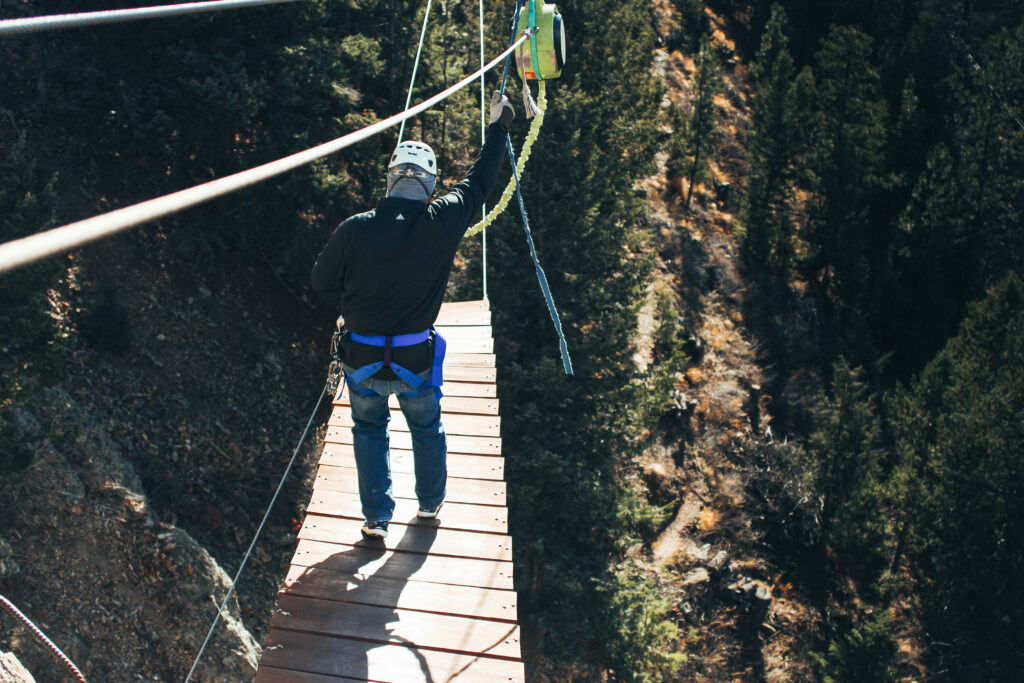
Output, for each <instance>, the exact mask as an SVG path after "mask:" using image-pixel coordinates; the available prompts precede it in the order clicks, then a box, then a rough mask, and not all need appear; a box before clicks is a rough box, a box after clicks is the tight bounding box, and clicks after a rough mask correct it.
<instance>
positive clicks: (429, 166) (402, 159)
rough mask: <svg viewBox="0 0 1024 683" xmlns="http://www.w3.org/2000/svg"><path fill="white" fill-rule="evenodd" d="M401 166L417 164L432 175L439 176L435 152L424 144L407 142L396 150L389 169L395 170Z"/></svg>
mask: <svg viewBox="0 0 1024 683" xmlns="http://www.w3.org/2000/svg"><path fill="white" fill-rule="evenodd" d="M400 164H415V165H416V166H419V167H420V168H422V169H423V170H424V171H426V172H428V173H430V174H431V175H437V157H436V156H434V150H432V149H430V147H429V146H427V145H426V144H424V143H422V142H416V141H413V140H407V141H405V142H402V143H400V144H399V145H398V147H396V148H395V153H394V154H392V155H391V162H390V163H389V164H388V168H389V169H391V168H394V167H395V166H398V165H400Z"/></svg>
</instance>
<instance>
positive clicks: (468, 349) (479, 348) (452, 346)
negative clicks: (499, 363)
mask: <svg viewBox="0 0 1024 683" xmlns="http://www.w3.org/2000/svg"><path fill="white" fill-rule="evenodd" d="M448 350H449V351H451V352H452V353H494V340H493V339H452V340H451V341H449V342H448ZM452 370H455V368H452Z"/></svg>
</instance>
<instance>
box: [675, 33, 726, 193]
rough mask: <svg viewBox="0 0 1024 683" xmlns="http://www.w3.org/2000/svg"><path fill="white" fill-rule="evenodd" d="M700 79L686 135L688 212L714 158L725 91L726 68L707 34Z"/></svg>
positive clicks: (697, 62)
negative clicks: (714, 139) (717, 97)
mask: <svg viewBox="0 0 1024 683" xmlns="http://www.w3.org/2000/svg"><path fill="white" fill-rule="evenodd" d="M695 65H696V69H697V78H696V81H695V82H694V86H693V104H692V111H691V112H690V118H689V120H688V121H687V124H686V129H685V132H684V133H683V140H684V154H685V156H686V158H687V160H688V166H689V169H688V171H687V180H688V181H689V184H688V187H687V190H686V200H685V202H684V210H686V211H689V210H690V200H691V199H692V198H693V186H694V184H695V183H696V182H697V181H698V180H700V179H702V178H703V177H705V176H706V175H707V169H708V159H709V158H710V156H711V136H712V135H713V134H714V132H715V128H716V125H717V123H716V121H715V112H716V111H717V106H716V105H715V95H717V94H718V93H720V92H721V90H722V67H721V65H720V64H719V62H718V56H717V55H716V54H715V52H714V50H713V48H712V47H711V36H710V35H709V34H704V36H703V37H702V38H701V41H700V50H699V51H698V52H697V59H696V60H695Z"/></svg>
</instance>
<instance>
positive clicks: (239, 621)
mask: <svg viewBox="0 0 1024 683" xmlns="http://www.w3.org/2000/svg"><path fill="white" fill-rule="evenodd" d="M139 250H144V252H145V253H143V252H142V251H139ZM154 255H155V257H154ZM190 265H192V264H191V263H190V260H189V259H186V258H182V257H181V255H180V254H177V253H176V252H175V249H174V244H173V242H171V243H170V244H168V240H167V239H166V238H165V237H164V236H163V235H160V234H158V233H156V231H155V230H149V231H146V232H144V233H142V234H139V235H135V236H133V237H132V238H129V239H126V240H120V241H112V242H109V243H106V244H103V245H100V246H98V247H95V248H92V249H89V250H87V251H85V252H83V253H82V255H81V257H80V258H76V260H75V265H74V266H73V267H71V268H69V269H68V271H67V276H66V278H64V280H63V281H62V283H61V287H60V288H58V289H55V290H53V291H51V292H50V301H51V305H52V315H53V317H54V318H55V319H56V320H57V321H58V323H59V324H60V325H61V326H62V327H63V328H64V329H65V330H66V332H67V334H68V343H69V346H70V349H71V350H70V354H69V366H68V368H67V375H66V379H65V381H63V382H62V383H60V384H57V385H55V386H51V387H48V388H45V389H39V388H36V389H35V390H34V398H33V400H32V401H31V403H30V404H29V405H28V406H22V407H20V408H18V409H16V410H14V411H13V412H12V413H10V414H9V416H8V422H9V424H8V430H12V431H11V433H9V434H8V436H10V437H11V441H15V442H20V443H21V444H23V445H24V446H26V447H27V448H28V449H30V450H31V452H32V455H33V458H32V464H31V465H30V466H29V468H28V469H27V470H25V471H23V472H20V473H17V474H15V475H12V476H9V477H7V478H5V479H4V481H3V482H2V483H0V509H2V511H3V512H2V514H0V589H2V593H3V594H4V595H6V596H8V597H9V598H10V599H11V600H12V602H14V603H15V604H16V605H18V606H19V607H20V608H21V609H22V611H23V612H25V613H26V614H27V615H28V616H29V617H30V618H33V619H35V620H37V623H38V624H39V626H40V627H42V628H43V630H44V631H46V632H47V633H48V634H49V635H50V636H51V637H52V638H53V639H54V641H56V642H57V644H58V645H59V646H60V647H61V648H62V649H63V650H64V651H65V652H66V654H68V656H69V657H71V659H72V660H73V661H74V662H76V663H77V664H78V665H79V666H80V667H81V668H82V669H83V671H84V673H85V674H86V676H87V677H88V678H89V680H95V681H125V680H145V681H168V680H182V679H183V678H184V676H185V674H186V673H187V671H188V670H189V667H190V666H191V664H192V660H193V658H194V657H195V656H196V654H197V653H198V651H199V647H200V645H201V643H202V641H203V638H204V637H205V635H206V632H207V629H208V628H209V626H210V624H211V622H212V620H213V617H214V615H215V613H216V605H218V604H220V602H221V601H222V600H223V598H224V596H225V595H226V592H227V590H228V587H229V586H230V583H231V577H232V576H233V575H234V573H235V572H236V571H237V569H238V566H239V563H240V561H241V559H242V556H243V555H244V553H245V550H246V548H247V547H248V545H249V542H250V541H251V539H252V536H253V533H254V532H255V529H256V527H257V525H258V524H259V521H260V519H261V517H262V515H263V512H264V510H265V508H266V506H267V504H268V503H269V501H270V499H271V496H272V494H273V491H274V488H275V487H276V485H277V481H278V479H279V478H280V476H281V474H282V473H283V472H284V468H285V465H286V464H287V461H288V459H289V458H290V456H291V454H292V450H293V449H294V447H295V443H296V441H297V440H298V438H299V436H300V434H301V433H302V429H303V427H304V425H305V421H306V419H308V416H309V411H311V410H312V408H313V406H314V404H315V401H316V396H317V392H318V391H319V389H320V387H321V386H322V385H321V383H320V382H321V378H320V371H321V370H322V367H323V366H324V363H323V362H322V361H323V351H322V344H318V343H317V342H320V341H321V340H322V339H323V338H324V336H325V335H326V333H325V332H324V330H326V329H327V327H326V325H325V324H322V322H324V321H319V322H317V321H316V318H315V316H313V315H312V314H311V313H310V312H309V311H308V310H307V309H306V308H305V306H303V305H302V303H301V302H296V301H295V300H293V299H292V298H291V296H290V295H289V294H288V292H287V291H285V290H284V289H283V288H282V287H281V286H280V285H279V284H278V282H277V281H276V280H275V279H274V278H273V276H272V274H269V273H267V272H266V271H265V270H264V269H263V268H261V267H251V266H248V265H245V264H239V265H237V266H236V267H231V268H228V269H223V268H222V269H220V270H218V271H217V276H216V278H212V277H210V276H209V275H205V276H203V277H197V276H196V275H194V274H193V273H195V272H197V271H199V270H201V272H204V273H209V272H211V271H210V269H208V268H202V269H198V268H196V269H193V268H191V267H190ZM101 266H102V267H101ZM100 273H102V277H103V278H104V279H103V280H102V281H100V280H99V279H98V278H99V277H100V275H99V274H100ZM314 340H316V341H314ZM10 415H13V419H11V417H10ZM321 417H323V416H322V415H321ZM314 447H315V444H311V443H307V444H306V446H305V448H304V449H303V452H302V459H301V460H300V463H301V464H300V467H299V468H298V471H293V473H292V476H291V481H290V484H289V485H288V486H287V487H286V488H285V493H284V495H283V497H282V500H280V501H279V502H278V505H277V508H276V510H275V512H274V514H272V516H271V518H270V523H269V525H268V527H267V529H266V530H265V532H264V534H263V536H262V540H261V541H260V543H259V544H258V546H257V547H256V549H255V552H254V555H253V557H252V559H251V560H250V561H249V563H248V565H247V567H246V570H245V573H244V574H243V576H242V579H241V582H240V585H239V590H238V593H237V595H236V597H233V598H232V599H231V601H230V602H229V604H228V606H229V609H228V611H227V614H226V615H225V619H224V620H223V621H222V623H221V625H220V626H219V627H218V629H217V634H216V637H215V638H214V639H213V641H212V642H211V645H210V647H209V649H208V651H207V652H206V654H205V656H204V658H203V660H202V663H201V664H200V668H199V669H198V673H199V674H200V675H199V678H198V680H204V681H225V682H232V683H233V682H236V681H242V680H248V678H249V677H250V676H251V674H252V672H253V671H254V670H255V666H256V662H257V661H258V658H259V654H260V641H261V640H262V638H263V636H264V633H263V629H264V628H265V625H266V622H267V620H268V618H269V611H270V608H271V606H272V605H273V600H274V598H275V596H276V589H277V586H278V583H279V581H280V580H281V578H282V576H283V571H284V570H285V569H286V567H287V561H288V558H289V557H290V553H291V550H292V546H293V538H294V529H295V527H294V524H296V520H297V519H301V516H302V508H303V506H304V504H305V501H306V498H307V496H308V483H307V482H306V481H305V477H307V476H308V475H309V471H310V466H311V461H310V459H309V457H308V456H309V454H310V453H311V452H312V451H313V449H314ZM0 648H2V649H4V650H10V651H13V652H16V653H17V654H18V656H19V657H20V658H21V660H22V662H23V663H24V664H25V665H26V666H27V668H28V669H29V670H31V671H32V672H33V673H34V674H35V676H36V678H37V680H40V681H57V680H63V678H62V676H64V675H65V674H64V672H63V669H61V668H60V667H59V666H58V665H57V663H56V662H55V661H54V659H53V658H52V656H51V655H50V654H49V653H47V652H46V651H44V650H43V649H41V648H40V647H38V646H37V645H36V644H35V643H34V641H33V640H32V637H31V635H30V634H28V633H27V632H26V631H25V630H24V629H23V628H21V627H20V626H17V625H16V624H14V623H13V621H12V620H10V619H7V618H3V619H0Z"/></svg>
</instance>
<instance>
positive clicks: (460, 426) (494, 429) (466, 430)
mask: <svg viewBox="0 0 1024 683" xmlns="http://www.w3.org/2000/svg"><path fill="white" fill-rule="evenodd" d="M390 412H391V422H390V424H389V425H388V429H390V431H391V432H392V433H394V432H407V431H409V424H408V422H407V421H406V419H405V415H403V414H402V411H401V410H399V409H397V408H393V409H392V410H391V411H390ZM327 424H328V425H329V426H331V427H351V426H353V424H354V423H353V421H352V411H351V409H349V408H348V407H345V406H340V407H339V408H337V409H335V410H334V411H333V412H332V413H331V418H330V420H328V422H327ZM441 424H442V425H443V426H444V431H445V434H447V435H449V436H451V435H455V434H461V435H463V436H501V418H500V417H498V416H497V415H465V414H462V413H450V414H448V415H444V416H443V417H442V418H441Z"/></svg>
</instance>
